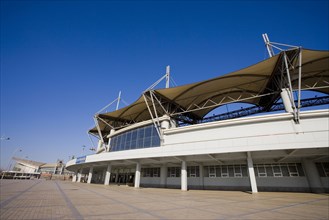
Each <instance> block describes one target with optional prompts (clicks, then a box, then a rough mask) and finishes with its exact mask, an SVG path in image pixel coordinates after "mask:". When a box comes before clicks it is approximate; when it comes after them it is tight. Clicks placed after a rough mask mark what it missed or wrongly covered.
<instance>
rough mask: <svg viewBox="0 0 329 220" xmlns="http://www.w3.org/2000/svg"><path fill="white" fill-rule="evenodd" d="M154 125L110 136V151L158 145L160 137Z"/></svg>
mask: <svg viewBox="0 0 329 220" xmlns="http://www.w3.org/2000/svg"><path fill="white" fill-rule="evenodd" d="M154 131H155V132H156V130H155V127H154V125H153V124H152V125H149V126H145V127H141V128H137V129H135V130H132V131H128V132H125V133H122V134H119V135H117V136H114V137H112V138H111V151H120V150H130V149H139V148H147V147H159V146H160V138H159V136H158V134H157V133H154Z"/></svg>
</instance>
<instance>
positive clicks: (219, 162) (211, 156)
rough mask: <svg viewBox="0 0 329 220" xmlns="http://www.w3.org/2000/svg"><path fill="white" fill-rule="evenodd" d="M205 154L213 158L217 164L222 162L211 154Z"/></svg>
mask: <svg viewBox="0 0 329 220" xmlns="http://www.w3.org/2000/svg"><path fill="white" fill-rule="evenodd" d="M207 156H208V157H210V158H211V159H213V160H215V161H217V162H218V163H219V164H223V161H221V160H219V159H217V158H216V157H214V156H213V155H211V154H207Z"/></svg>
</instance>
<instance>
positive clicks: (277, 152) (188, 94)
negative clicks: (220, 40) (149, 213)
mask: <svg viewBox="0 0 329 220" xmlns="http://www.w3.org/2000/svg"><path fill="white" fill-rule="evenodd" d="M263 37H264V40H265V42H266V46H267V49H268V52H269V54H270V58H269V59H266V60H264V61H261V62H259V63H257V64H255V65H252V66H249V67H247V68H244V69H242V70H238V71H235V72H232V73H229V74H226V75H222V76H219V77H216V78H213V79H208V80H205V81H201V82H197V83H192V84H188V85H183V86H177V87H169V68H167V73H166V75H165V76H164V77H163V78H165V79H167V84H166V88H164V89H154V86H152V87H150V88H149V89H147V90H146V91H144V92H143V93H142V94H141V96H140V97H139V99H138V100H137V101H135V102H134V103H132V104H130V105H128V106H126V107H124V108H121V109H118V110H116V111H113V112H108V113H97V114H96V115H95V117H94V119H95V124H96V126H95V127H94V128H92V129H91V130H89V133H90V134H92V135H94V136H96V137H97V138H98V139H99V143H98V147H97V149H96V152H95V154H92V155H87V156H81V157H78V158H76V159H73V160H70V161H69V162H68V163H67V164H66V168H67V169H68V170H70V171H73V172H75V176H74V178H73V181H74V182H83V181H85V182H87V183H101V184H105V185H109V184H127V185H131V186H134V187H136V188H138V187H166V188H178V189H181V190H188V189H223V190H244V191H251V192H252V193H256V192H258V191H299V192H328V191H329V144H328V143H329V138H328V136H329V128H328V127H329V109H328V103H329V96H328V93H329V51H316V50H308V49H303V48H301V47H294V46H288V45H284V44H278V43H273V42H269V40H268V38H267V35H263ZM280 47H285V49H281V48H280ZM275 48H276V49H278V50H280V52H279V53H277V54H276V55H275V54H274V52H273V49H275ZM306 91H311V92H312V94H316V97H314V98H309V97H307V98H303V97H302V96H303V94H307V92H306ZM232 103H245V104H248V106H250V107H244V108H242V109H240V108H239V109H238V110H235V111H231V112H225V113H221V114H217V115H213V116H209V114H211V113H212V112H214V110H215V109H217V108H220V107H223V106H226V105H228V104H232ZM314 105H322V107H323V106H324V108H322V109H319V108H317V110H314V108H306V107H309V106H314ZM279 110H282V111H279Z"/></svg>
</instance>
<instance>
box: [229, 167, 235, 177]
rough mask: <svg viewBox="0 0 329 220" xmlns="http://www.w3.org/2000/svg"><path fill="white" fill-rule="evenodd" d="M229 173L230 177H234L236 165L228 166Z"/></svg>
mask: <svg viewBox="0 0 329 220" xmlns="http://www.w3.org/2000/svg"><path fill="white" fill-rule="evenodd" d="M228 175H229V177H234V166H233V165H229V166H228Z"/></svg>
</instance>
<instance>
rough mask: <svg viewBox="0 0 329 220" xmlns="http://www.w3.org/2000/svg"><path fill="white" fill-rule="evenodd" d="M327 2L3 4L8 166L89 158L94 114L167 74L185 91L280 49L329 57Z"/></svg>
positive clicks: (3, 91) (4, 144)
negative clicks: (272, 45) (19, 160)
mask: <svg viewBox="0 0 329 220" xmlns="http://www.w3.org/2000/svg"><path fill="white" fill-rule="evenodd" d="M328 8H329V6H328V1H327V0H326V1H320V0H312V1H303V0H301V1H260V0H259V1H154V2H153V1H121V2H119V1H3V0H2V1H1V69H0V70H1V136H2V137H10V140H9V141H4V140H2V141H1V148H0V150H1V168H3V169H5V168H7V166H8V164H9V158H10V157H11V156H12V154H13V152H14V151H15V149H17V148H21V149H22V152H19V151H17V152H16V153H15V156H18V157H23V158H24V157H28V158H29V159H32V160H36V161H43V162H55V161H56V160H57V159H63V160H65V161H67V160H68V158H69V156H71V155H75V156H79V155H82V154H89V153H91V152H90V151H87V150H85V151H83V150H82V146H83V145H86V146H88V147H89V146H90V145H91V144H90V141H89V139H88V136H87V135H86V133H87V130H88V129H89V128H91V127H92V126H93V119H92V116H93V115H94V114H95V112H97V111H98V110H99V109H101V108H102V107H104V106H105V105H106V104H108V103H109V102H111V101H112V100H114V99H115V98H116V97H117V95H118V92H119V91H122V96H123V99H124V100H125V101H126V102H128V103H132V102H133V101H135V100H136V99H137V98H138V97H139V95H140V94H141V92H142V91H143V90H145V89H146V88H147V87H149V86H150V85H151V84H152V83H153V82H155V81H156V80H157V79H159V78H160V77H161V76H162V75H163V74H164V73H165V67H166V65H170V66H171V74H172V76H173V78H174V80H175V82H176V83H177V84H178V85H182V84H186V83H191V82H196V81H200V80H205V79H209V78H212V77H216V76H219V75H222V74H225V73H228V72H230V71H234V70H238V69H241V68H244V67H247V66H249V65H252V64H254V63H257V62H259V61H262V60H263V59H265V58H266V57H267V53H266V49H265V47H264V43H263V39H262V33H268V34H269V38H270V40H272V41H275V42H282V43H287V44H292V45H301V46H303V47H305V48H311V49H319V50H328V47H329V46H328V39H329V35H328V29H329V28H328V27H329V24H328V20H329V15H328Z"/></svg>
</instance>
